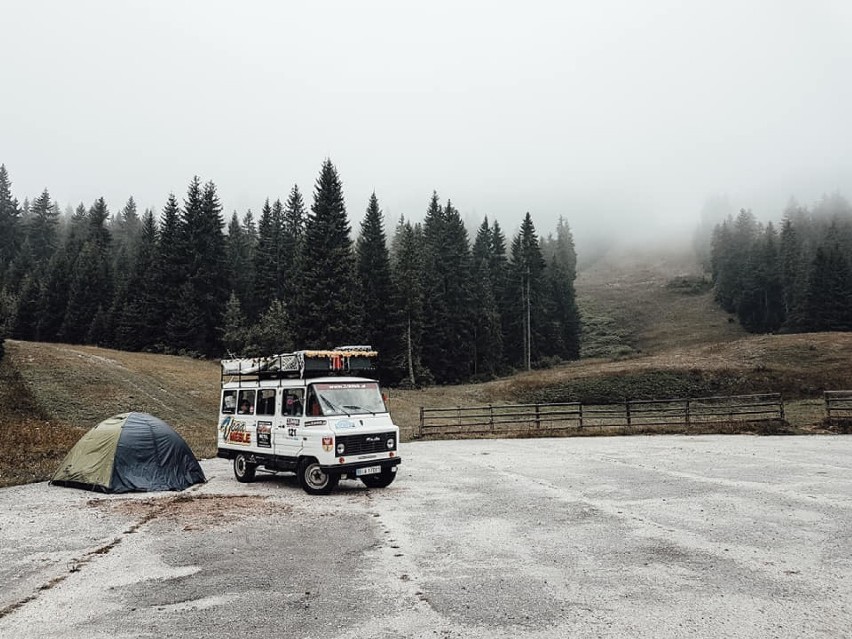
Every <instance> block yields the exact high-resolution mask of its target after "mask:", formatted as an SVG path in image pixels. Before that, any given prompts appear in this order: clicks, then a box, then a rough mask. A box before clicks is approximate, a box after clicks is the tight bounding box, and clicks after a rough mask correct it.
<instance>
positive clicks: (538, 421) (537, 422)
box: [535, 404, 541, 430]
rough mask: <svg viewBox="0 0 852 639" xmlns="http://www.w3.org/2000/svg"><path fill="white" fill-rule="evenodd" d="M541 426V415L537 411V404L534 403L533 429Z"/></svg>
mask: <svg viewBox="0 0 852 639" xmlns="http://www.w3.org/2000/svg"><path fill="white" fill-rule="evenodd" d="M539 428H541V415H540V413H539V408H538V404H536V405H535V429H536V430H538V429H539Z"/></svg>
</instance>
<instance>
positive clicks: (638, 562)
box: [0, 436, 852, 639]
mask: <svg viewBox="0 0 852 639" xmlns="http://www.w3.org/2000/svg"><path fill="white" fill-rule="evenodd" d="M402 454H403V464H402V466H401V467H400V476H399V477H398V479H397V481H396V483H394V484H393V485H391V486H390V487H389V488H387V489H384V490H368V489H367V488H365V487H364V486H362V485H361V484H360V483H355V482H341V485H340V487H339V488H338V490H337V491H336V492H335V493H333V494H332V495H330V496H328V497H309V496H308V495H306V494H305V493H303V492H302V491H301V490H300V489H299V488H298V487H297V486H296V483H295V480H294V478H292V477H288V476H283V475H281V476H263V477H261V478H260V479H259V480H258V481H257V482H255V483H253V484H247V485H244V484H238V483H237V482H236V481H235V480H234V479H233V475H232V474H231V469H230V466H229V465H228V463H227V462H225V461H224V460H218V459H213V460H207V461H205V462H203V464H202V465H203V467H204V470H205V472H206V473H207V476H208V479H209V481H208V483H207V484H205V485H203V486H199V487H196V488H194V489H191V490H189V491H186V492H184V493H181V494H174V493H165V494H144V495H131V496H106V495H96V494H92V493H86V492H83V491H79V490H74V489H69V488H58V487H51V486H48V485H46V484H33V485H28V486H21V487H16V488H9V489H3V490H0V542H2V547H0V637H4V638H6V637H8V638H25V637H39V638H41V639H44V638H49V637H86V638H99V637H104V638H105V637H205V638H206V637H233V636H248V635H253V636H278V637H288V638H289V637H324V638H327V637H339V638H351V639H356V638H359V639H360V638H364V637H387V638H391V637H394V638H396V637H473V638H482V639H485V638H492V637H504V638H510V637H519V636H523V637H536V638H538V637H540V638H546V637H568V636H572V637H586V636H590V637H592V636H593V637H625V636H633V637H696V636H699V637H719V636H725V637H842V636H852V635H851V634H850V633H852V631H850V628H852V556H850V553H852V472H850V471H852V437H843V436H831V437H830V436H826V437H749V436H712V437H711V436H702V437H677V436H673V437H663V436H658V437H621V438H584V439H580V438H574V439H534V440H476V441H446V442H417V443H411V444H407V445H404V446H403V448H402Z"/></svg>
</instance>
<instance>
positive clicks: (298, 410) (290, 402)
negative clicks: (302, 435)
mask: <svg viewBox="0 0 852 639" xmlns="http://www.w3.org/2000/svg"><path fill="white" fill-rule="evenodd" d="M303 394H304V391H303V390H302V389H301V388H289V389H287V390H286V391H284V399H283V401H282V408H281V412H282V413H284V414H285V415H292V416H299V417H301V416H302V406H303V405H304V403H303V401H302V398H303Z"/></svg>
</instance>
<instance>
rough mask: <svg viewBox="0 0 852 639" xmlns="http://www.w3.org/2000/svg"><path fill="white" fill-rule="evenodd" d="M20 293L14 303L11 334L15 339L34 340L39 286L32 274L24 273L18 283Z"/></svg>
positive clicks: (38, 303)
mask: <svg viewBox="0 0 852 639" xmlns="http://www.w3.org/2000/svg"><path fill="white" fill-rule="evenodd" d="M20 291H21V292H20V295H18V301H17V304H16V305H15V313H14V318H13V319H12V329H11V331H10V333H11V336H12V337H14V338H15V339H22V340H34V339H36V337H37V335H36V330H37V326H38V313H39V306H40V303H41V287H40V286H39V282H38V279H37V277H36V276H35V275H34V274H30V275H26V276H25V277H24V278H23V280H22V281H21V284H20Z"/></svg>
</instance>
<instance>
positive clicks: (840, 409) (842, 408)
mask: <svg viewBox="0 0 852 639" xmlns="http://www.w3.org/2000/svg"><path fill="white" fill-rule="evenodd" d="M823 395H824V397H825V413H826V416H827V417H828V419H829V421H831V420H832V419H852V391H825V393H824V394H823Z"/></svg>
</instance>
